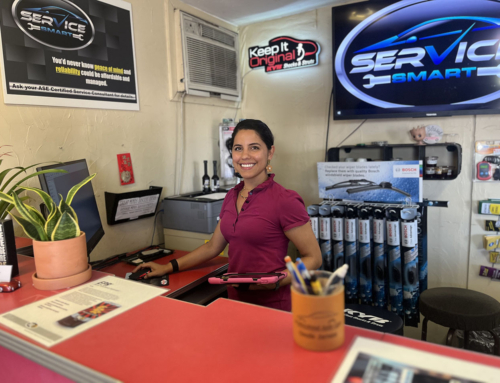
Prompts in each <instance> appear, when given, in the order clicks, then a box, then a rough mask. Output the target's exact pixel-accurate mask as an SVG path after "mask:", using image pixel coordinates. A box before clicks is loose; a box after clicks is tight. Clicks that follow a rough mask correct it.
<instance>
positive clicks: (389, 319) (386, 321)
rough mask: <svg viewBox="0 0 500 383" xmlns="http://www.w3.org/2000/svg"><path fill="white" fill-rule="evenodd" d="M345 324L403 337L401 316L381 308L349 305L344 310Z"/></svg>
mask: <svg viewBox="0 0 500 383" xmlns="http://www.w3.org/2000/svg"><path fill="white" fill-rule="evenodd" d="M344 317H345V324H347V325H349V326H354V327H361V328H365V329H368V330H372V331H379V332H385V333H388V334H394V335H403V320H402V319H401V318H400V317H399V315H397V314H394V313H391V312H390V311H387V310H386V309H383V308H381V307H373V306H367V305H358V304H347V305H345V310H344Z"/></svg>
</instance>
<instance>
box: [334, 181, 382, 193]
mask: <svg viewBox="0 0 500 383" xmlns="http://www.w3.org/2000/svg"><path fill="white" fill-rule="evenodd" d="M376 185H377V184H376V183H375V182H373V181H368V180H364V179H362V180H349V181H342V182H339V183H336V184H334V185H331V186H327V187H326V188H325V191H326V190H332V189H341V188H348V187H350V186H376Z"/></svg>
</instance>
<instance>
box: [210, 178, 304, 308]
mask: <svg viewBox="0 0 500 383" xmlns="http://www.w3.org/2000/svg"><path fill="white" fill-rule="evenodd" d="M243 187H244V183H243V182H241V183H239V184H238V185H236V186H235V187H234V188H233V189H231V190H230V191H229V192H228V193H227V195H226V198H225V199H224V203H223V204H222V208H221V213H220V219H221V224H220V229H221V232H222V235H223V236H224V238H225V239H226V241H227V242H228V243H229V254H228V256H229V272H230V273H252V272H254V273H255V272H261V273H262V272H266V273H272V272H278V271H282V270H285V269H286V265H285V261H284V258H285V256H286V253H287V250H288V242H289V241H288V238H287V237H286V235H285V232H286V231H288V230H290V229H293V228H294V227H297V226H302V225H305V224H306V223H309V216H308V215H307V211H306V209H305V206H304V201H303V200H302V198H301V197H300V196H299V195H298V194H297V193H296V192H294V191H293V190H287V189H285V188H284V187H283V186H281V185H280V184H278V183H276V182H274V174H271V175H270V176H269V178H268V179H267V180H266V181H265V182H263V183H262V184H260V185H259V186H257V187H256V188H255V189H253V190H252V191H251V192H250V193H248V198H247V199H246V200H245V203H244V204H243V206H242V208H241V211H240V213H239V214H238V213H237V210H236V201H237V199H238V198H241V197H240V196H239V195H240V192H241V190H242V189H243ZM228 295H229V298H230V299H235V300H240V301H244V302H248V303H254V304H258V305H262V306H267V307H272V308H276V309H281V310H286V311H290V310H291V297H290V288H289V286H285V287H283V288H280V289H278V290H277V291H274V290H254V291H240V290H236V289H235V288H233V287H231V286H228Z"/></svg>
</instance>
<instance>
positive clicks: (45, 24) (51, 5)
mask: <svg viewBox="0 0 500 383" xmlns="http://www.w3.org/2000/svg"><path fill="white" fill-rule="evenodd" d="M12 16H13V17H14V20H15V22H16V24H17V26H18V27H19V28H20V29H21V30H22V31H23V32H24V33H25V34H26V35H28V36H29V37H31V38H32V39H33V40H35V41H37V42H39V43H40V44H43V45H46V46H49V47H51V48H56V49H62V50H76V49H82V48H84V47H86V46H88V45H90V44H91V43H92V41H93V40H94V33H95V30H94V25H93V24H92V21H91V20H90V18H89V17H88V16H87V14H86V13H85V12H84V11H83V10H82V9H80V8H79V7H78V6H76V5H75V4H73V3H72V2H70V1H68V0H42V1H40V0H16V1H14V4H12Z"/></svg>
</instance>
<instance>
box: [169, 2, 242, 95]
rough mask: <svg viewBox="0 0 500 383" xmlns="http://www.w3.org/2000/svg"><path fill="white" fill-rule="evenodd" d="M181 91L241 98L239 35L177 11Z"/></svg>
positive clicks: (177, 45) (178, 75) (178, 66)
mask: <svg viewBox="0 0 500 383" xmlns="http://www.w3.org/2000/svg"><path fill="white" fill-rule="evenodd" d="M175 22H176V65H177V81H178V89H179V90H180V91H185V92H186V93H187V94H190V95H193V96H205V97H209V96H220V98H222V99H225V100H233V101H236V100H238V99H239V98H240V95H241V89H240V87H241V81H240V70H239V57H238V54H239V41H238V34H237V33H235V32H232V31H230V30H228V29H225V28H222V27H220V26H218V25H215V24H213V23H210V22H207V21H204V20H202V19H199V18H197V17H194V16H192V15H190V14H187V13H185V12H182V11H180V10H176V11H175Z"/></svg>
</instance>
